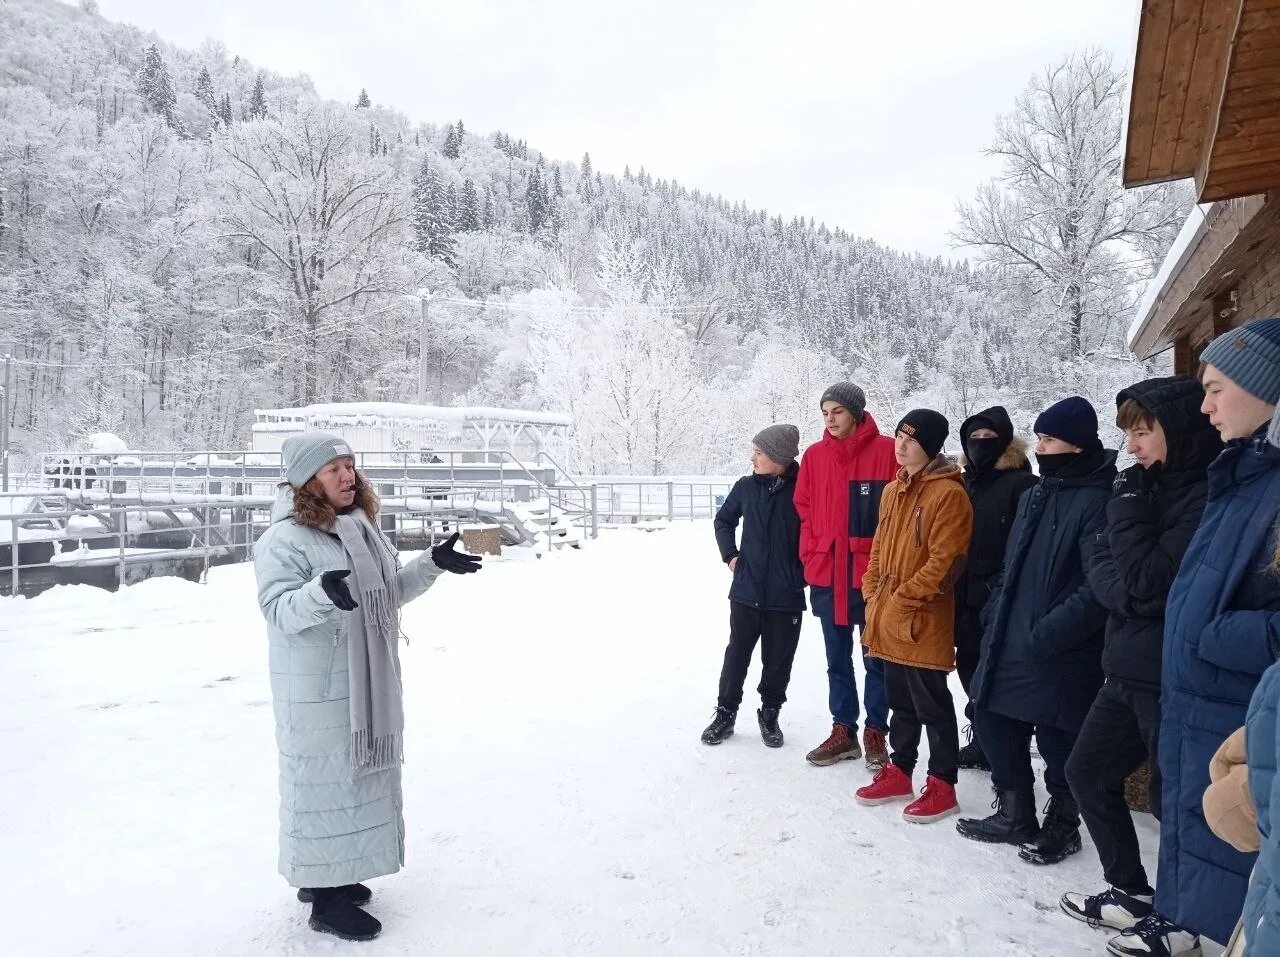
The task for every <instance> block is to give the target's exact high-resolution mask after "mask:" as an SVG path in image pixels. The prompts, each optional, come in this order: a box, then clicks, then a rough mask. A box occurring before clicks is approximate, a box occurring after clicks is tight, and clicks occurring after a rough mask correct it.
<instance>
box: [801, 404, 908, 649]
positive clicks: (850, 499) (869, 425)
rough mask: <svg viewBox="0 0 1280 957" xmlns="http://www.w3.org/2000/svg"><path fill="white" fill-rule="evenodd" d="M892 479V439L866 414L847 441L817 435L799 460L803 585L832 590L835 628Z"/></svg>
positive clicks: (843, 621) (842, 620)
mask: <svg viewBox="0 0 1280 957" xmlns="http://www.w3.org/2000/svg"><path fill="white" fill-rule="evenodd" d="M897 475H898V460H897V458H895V457H894V454H893V439H891V438H890V437H889V436H887V435H881V434H880V429H879V427H878V426H877V425H876V421H875V419H873V418H872V417H871V415H870V413H864V414H863V416H862V421H861V422H859V423H858V427H857V428H855V429H854V430H853V434H852V435H850V436H849V437H848V438H845V439H837V438H833V437H832V435H831V433H830V432H823V433H822V441H820V442H815V443H814V444H813V445H811V446H809V448H807V449H806V450H805V453H804V458H802V459H801V460H800V475H799V477H798V478H797V479H796V491H795V505H796V511H797V512H799V513H800V561H802V562H804V579H805V581H806V582H808V583H809V584H810V585H817V586H819V587H824V588H831V587H832V586H834V589H835V595H834V598H835V615H836V624H838V625H847V624H849V586H850V583H852V585H853V587H854V588H861V587H862V576H863V573H864V572H866V570H867V561H868V559H869V558H870V557H871V541H872V539H873V538H875V534H876V525H878V524H879V521H880V497H881V495H882V494H883V493H884V489H885V486H886V485H888V484H889V483H890V482H892V481H893V480H894V479H895V478H896V477H897ZM850 555H852V556H853V562H852V575H851V574H850V571H851V569H850V561H849V556H850Z"/></svg>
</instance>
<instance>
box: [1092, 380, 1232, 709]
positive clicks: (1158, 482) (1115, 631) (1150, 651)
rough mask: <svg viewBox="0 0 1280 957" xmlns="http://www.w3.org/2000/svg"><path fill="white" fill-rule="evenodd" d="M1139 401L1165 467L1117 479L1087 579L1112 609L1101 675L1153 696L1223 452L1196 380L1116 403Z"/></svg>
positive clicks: (1140, 391) (1132, 391) (1162, 383)
mask: <svg viewBox="0 0 1280 957" xmlns="http://www.w3.org/2000/svg"><path fill="white" fill-rule="evenodd" d="M1126 399H1133V400H1134V401H1136V402H1137V403H1138V404H1139V405H1141V406H1142V407H1143V408H1144V409H1146V410H1147V411H1148V412H1149V413H1151V415H1152V416H1153V417H1154V418H1155V420H1156V421H1157V422H1159V423H1160V427H1161V428H1162V429H1163V430H1164V436H1165V442H1166V445H1167V451H1166V454H1165V460H1164V463H1163V464H1162V465H1158V466H1155V467H1153V468H1151V469H1143V467H1142V466H1141V465H1136V464H1135V465H1132V466H1130V467H1129V468H1127V469H1125V470H1124V471H1123V472H1121V473H1120V474H1119V475H1118V476H1117V477H1116V484H1115V489H1114V491H1113V493H1112V496H1111V499H1110V500H1109V501H1108V503H1107V524H1106V527H1105V528H1104V529H1103V530H1102V531H1101V532H1099V533H1098V537H1097V541H1096V543H1095V547H1094V551H1093V555H1092V556H1091V559H1090V562H1089V566H1088V575H1089V584H1090V585H1091V586H1092V587H1093V592H1094V594H1095V595H1096V596H1097V598H1098V601H1099V602H1101V604H1102V605H1103V607H1105V608H1106V609H1107V612H1108V615H1107V631H1106V645H1105V647H1104V650H1103V653H1102V670H1103V672H1104V673H1105V674H1106V676H1107V677H1109V678H1114V679H1117V680H1119V681H1122V682H1124V683H1126V684H1131V685H1135V686H1138V687H1141V688H1146V689H1148V690H1157V689H1159V687H1160V669H1161V655H1162V645H1163V639H1164V609H1165V600H1166V599H1167V598H1168V596H1169V587H1170V586H1171V585H1172V584H1173V579H1174V577H1175V576H1176V575H1177V574H1178V566H1179V565H1180V564H1181V563H1182V556H1183V554H1184V553H1185V552H1186V550H1187V546H1188V545H1190V544H1191V538H1192V536H1193V535H1194V534H1195V531H1196V528H1197V526H1198V525H1199V524H1200V516H1201V513H1202V512H1203V511H1204V503H1205V497H1206V495H1207V494H1208V484H1209V474H1208V468H1209V463H1210V462H1212V461H1213V460H1214V459H1215V458H1217V457H1218V453H1220V452H1221V451H1222V442H1221V440H1220V439H1219V437H1218V431H1217V429H1215V428H1214V427H1213V426H1212V425H1210V424H1209V419H1208V417H1207V416H1205V415H1204V413H1202V412H1201V411H1200V403H1201V402H1203V401H1204V391H1203V390H1202V389H1201V388H1200V385H1199V383H1197V382H1196V381H1195V380H1194V379H1187V378H1181V377H1167V378H1160V379H1148V380H1146V381H1145V382H1139V383H1138V384H1137V385H1133V386H1130V387H1129V388H1127V389H1125V390H1124V391H1123V392H1121V393H1120V394H1119V395H1117V396H1116V406H1117V407H1119V406H1120V405H1121V404H1123V403H1124V401H1125V400H1126Z"/></svg>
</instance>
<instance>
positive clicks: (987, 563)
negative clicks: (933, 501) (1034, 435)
mask: <svg viewBox="0 0 1280 957" xmlns="http://www.w3.org/2000/svg"><path fill="white" fill-rule="evenodd" d="M975 429H992V430H994V431H995V433H996V435H997V436H998V437H999V441H1000V443H1001V444H1002V445H1003V448H1002V450H1001V452H1000V455H999V457H998V458H997V459H996V461H995V462H994V463H993V464H991V465H989V466H987V467H985V468H979V467H978V466H977V465H976V464H975V463H974V462H973V456H972V455H970V452H969V435H970V433H972V432H973V431H974V430H975ZM960 446H961V448H962V449H963V450H964V460H963V463H962V464H963V465H964V484H965V487H966V488H967V489H968V490H969V501H970V503H972V505H973V538H972V539H971V540H970V542H969V555H968V560H967V561H966V563H965V570H964V574H963V575H962V576H961V577H960V580H959V581H958V582H957V583H956V613H957V617H960V618H963V617H964V616H965V611H966V609H968V610H969V611H970V612H980V611H982V608H983V606H984V605H986V603H987V599H989V598H990V597H991V594H992V591H993V590H994V589H995V587H996V585H998V584H999V582H1000V571H1001V569H1002V568H1003V567H1004V552H1005V548H1006V547H1007V545H1008V543H1009V529H1011V528H1012V527H1013V517H1014V515H1015V514H1016V513H1017V511H1018V499H1020V498H1021V497H1022V493H1023V492H1025V491H1026V490H1027V489H1029V488H1031V486H1033V485H1035V484H1036V477H1035V475H1034V473H1032V471H1031V463H1030V462H1029V461H1028V459H1027V445H1026V443H1025V442H1024V441H1023V440H1022V439H1020V438H1017V437H1016V436H1015V435H1014V434H1013V422H1012V421H1010V419H1009V413H1008V412H1006V411H1005V410H1004V407H1003V406H999V405H996V406H992V407H991V408H989V409H984V410H983V411H982V412H979V413H977V414H976V415H971V416H969V418H967V419H965V420H964V424H962V425H961V426H960Z"/></svg>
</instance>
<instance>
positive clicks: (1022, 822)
mask: <svg viewBox="0 0 1280 957" xmlns="http://www.w3.org/2000/svg"><path fill="white" fill-rule="evenodd" d="M991 806H992V807H993V808H995V809H996V813H995V814H992V815H991V816H990V817H984V818H976V817H965V818H961V819H960V820H959V821H957V822H956V830H957V831H959V832H960V833H961V834H962V835H964V836H965V837H967V838H968V839H969V840H971V841H983V842H985V843H987V844H1021V843H1023V842H1024V841H1029V840H1031V839H1032V838H1034V837H1035V836H1036V833H1037V832H1038V831H1039V830H1040V827H1039V824H1038V823H1037V822H1036V796H1035V795H1034V794H1032V793H1031V792H1030V791H1026V792H1023V791H998V792H997V793H996V799H995V801H994V802H993V803H992V805H991Z"/></svg>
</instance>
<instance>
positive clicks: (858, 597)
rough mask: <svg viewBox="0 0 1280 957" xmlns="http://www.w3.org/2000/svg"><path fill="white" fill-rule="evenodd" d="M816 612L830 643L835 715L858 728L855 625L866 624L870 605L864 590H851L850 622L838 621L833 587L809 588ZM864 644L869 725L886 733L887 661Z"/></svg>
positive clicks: (852, 728) (829, 678) (830, 683)
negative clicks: (854, 656) (867, 604)
mask: <svg viewBox="0 0 1280 957" xmlns="http://www.w3.org/2000/svg"><path fill="white" fill-rule="evenodd" d="M809 596H810V600H811V601H812V602H813V613H814V614H815V615H817V616H818V621H820V622H821V623H822V638H823V641H825V642H826V646H827V686H828V688H829V689H830V699H829V703H830V706H831V719H832V720H833V721H834V722H835V723H836V724H842V725H844V726H845V727H846V728H848V729H849V730H850V731H852V732H855V733H856V732H857V730H858V715H859V713H860V710H859V707H858V682H857V679H856V678H855V677H854V671H853V629H854V628H855V627H857V628H859V629H861V628H862V627H863V625H865V624H866V608H865V607H864V605H863V603H862V592H860V591H858V590H857V589H854V588H851V589H850V590H849V624H847V625H837V624H836V617H835V601H834V598H835V593H834V591H833V590H832V589H830V588H816V587H812V586H811V587H810V589H809ZM858 647H859V648H862V667H863V670H865V671H866V673H867V687H866V692H865V698H864V700H865V703H866V706H867V727H868V728H875V729H876V730H877V731H883V732H885V733H886V734H887V733H888V731H889V697H888V693H887V692H886V691H885V686H884V662H883V661H881V660H880V659H879V658H872V657H869V656H868V655H867V649H866V648H865V647H863V646H862V645H861V643H859V645H858Z"/></svg>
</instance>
